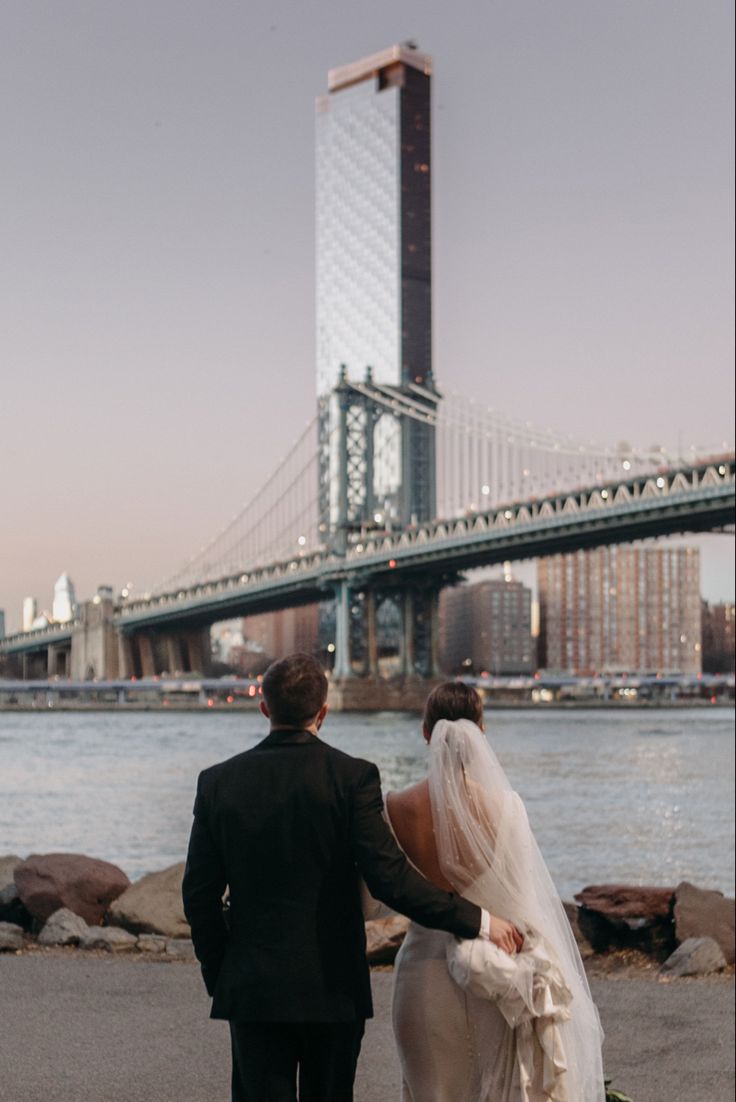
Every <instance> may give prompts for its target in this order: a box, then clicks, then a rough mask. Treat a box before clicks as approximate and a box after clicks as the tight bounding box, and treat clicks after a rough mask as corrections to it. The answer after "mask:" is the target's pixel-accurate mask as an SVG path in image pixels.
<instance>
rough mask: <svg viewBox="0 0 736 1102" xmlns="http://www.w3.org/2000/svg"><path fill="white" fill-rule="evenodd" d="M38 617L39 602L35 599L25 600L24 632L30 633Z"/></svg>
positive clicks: (25, 598)
mask: <svg viewBox="0 0 736 1102" xmlns="http://www.w3.org/2000/svg"><path fill="white" fill-rule="evenodd" d="M37 616H38V601H37V600H36V598H35V597H24V598H23V631H30V630H31V629H32V627H33V621H34V620H35V619H36V617H37Z"/></svg>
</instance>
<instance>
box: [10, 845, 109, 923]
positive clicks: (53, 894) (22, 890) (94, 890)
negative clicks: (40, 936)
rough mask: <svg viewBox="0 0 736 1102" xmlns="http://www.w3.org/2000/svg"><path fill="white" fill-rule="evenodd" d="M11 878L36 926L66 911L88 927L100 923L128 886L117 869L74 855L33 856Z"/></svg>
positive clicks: (49, 854) (103, 862)
mask: <svg viewBox="0 0 736 1102" xmlns="http://www.w3.org/2000/svg"><path fill="white" fill-rule="evenodd" d="M14 878H15V886H16V888H17V889H18V895H19V896H20V899H21V902H22V903H23V905H24V906H25V907H26V908H27V910H28V911H29V912H30V913H31V915H32V916H33V918H34V919H35V920H36V921H37V922H39V923H43V922H45V921H46V919H47V918H49V917H50V916H51V915H52V914H53V913H54V912H55V911H58V910H60V909H61V908H62V907H65V908H67V909H68V910H70V911H73V912H74V914H76V915H79V916H80V918H83V919H84V921H85V922H87V923H89V924H90V925H91V926H96V925H98V924H99V923H100V922H102V919H103V917H104V915H105V912H106V911H107V908H108V907H109V906H110V904H111V903H112V901H113V899H117V897H118V896H119V895H120V894H121V893H122V892H124V891H125V889H126V888H127V887H128V885H129V884H130V880H128V877H127V876H126V875H125V873H124V872H123V871H122V869H119V868H118V867H117V865H111V864H110V863H109V862H108V861H98V860H97V858H96V857H84V856H82V855H81V854H77V853H46V854H33V855H32V856H31V857H29V858H28V860H27V861H23V862H22V863H21V864H20V865H18V866H17V868H16V869H15V873H14Z"/></svg>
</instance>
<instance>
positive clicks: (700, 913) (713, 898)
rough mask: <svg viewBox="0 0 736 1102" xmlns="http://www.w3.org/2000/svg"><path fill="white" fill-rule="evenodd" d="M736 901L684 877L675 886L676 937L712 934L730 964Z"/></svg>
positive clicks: (708, 935) (732, 949) (683, 939)
mask: <svg viewBox="0 0 736 1102" xmlns="http://www.w3.org/2000/svg"><path fill="white" fill-rule="evenodd" d="M735 915H736V902H735V901H734V900H733V899H727V898H726V896H724V895H723V894H722V893H721V892H713V891H706V890H705V889H703V888H696V887H695V886H694V885H693V884H688V882H687V880H685V881H683V882H682V884H680V885H679V886H678V887H677V888H676V889H675V937H676V938H677V940H678V941H679V942H683V941H687V940H688V939H689V938H703V937H706V938H707V937H710V938H713V940H714V941H717V942H718V944H719V945H720V947H721V952H722V953H723V955H724V957H725V958H726V961H727V963H728V964H733V963H734V956H735V955H736V953H735V951H734V950H735V947H734V917H735Z"/></svg>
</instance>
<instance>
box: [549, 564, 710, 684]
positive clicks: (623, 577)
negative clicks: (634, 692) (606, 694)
mask: <svg viewBox="0 0 736 1102" xmlns="http://www.w3.org/2000/svg"><path fill="white" fill-rule="evenodd" d="M537 570H538V573H537V577H538V587H539V615H540V655H539V661H540V666H542V667H544V668H547V669H551V670H566V671H570V672H573V673H580V674H590V673H596V672H601V671H607V670H611V671H615V670H620V671H632V672H633V671H638V672H644V671H648V672H659V673H674V672H678V673H700V671H701V657H702V655H701V611H700V553H699V551H698V549H697V548H692V547H650V546H646V545H633V546H632V545H620V546H614V547H598V548H594V549H592V550H590V551H577V552H573V553H570V554H564V555H555V556H553V557H551V558H546V559H540V560H539V562H538V567H537Z"/></svg>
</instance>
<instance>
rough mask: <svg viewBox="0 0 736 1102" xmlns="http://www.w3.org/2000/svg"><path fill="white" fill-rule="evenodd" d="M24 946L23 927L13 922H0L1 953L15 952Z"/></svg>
mask: <svg viewBox="0 0 736 1102" xmlns="http://www.w3.org/2000/svg"><path fill="white" fill-rule="evenodd" d="M22 948H23V927H22V926H16V925H15V923H13V922H0V953H14V952H15V951H16V949H22Z"/></svg>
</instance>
